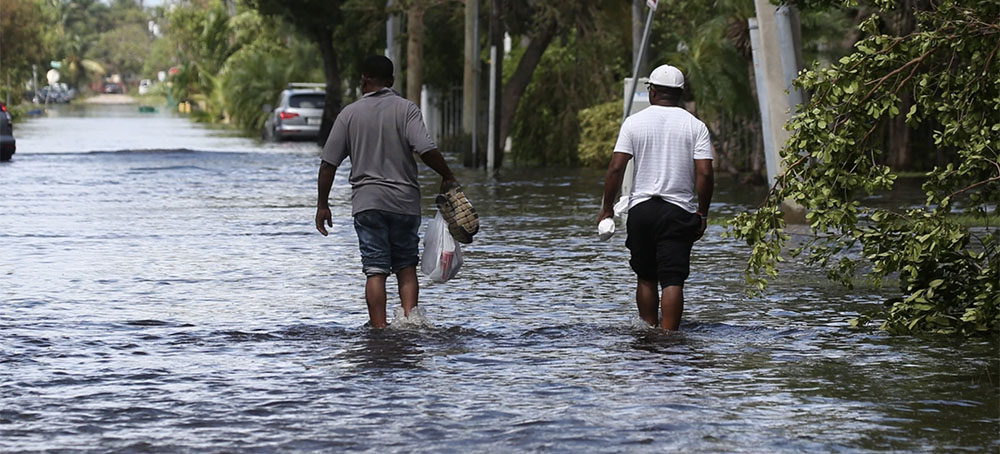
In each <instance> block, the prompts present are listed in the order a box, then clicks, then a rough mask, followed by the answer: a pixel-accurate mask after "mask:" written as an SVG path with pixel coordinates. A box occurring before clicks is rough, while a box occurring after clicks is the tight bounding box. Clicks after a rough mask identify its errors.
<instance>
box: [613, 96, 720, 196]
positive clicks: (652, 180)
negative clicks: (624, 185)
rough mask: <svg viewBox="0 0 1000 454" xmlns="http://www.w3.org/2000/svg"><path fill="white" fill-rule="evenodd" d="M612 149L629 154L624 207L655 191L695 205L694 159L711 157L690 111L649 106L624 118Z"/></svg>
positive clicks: (702, 130) (701, 125) (706, 140)
mask: <svg viewBox="0 0 1000 454" xmlns="http://www.w3.org/2000/svg"><path fill="white" fill-rule="evenodd" d="M615 152H616V153H626V154H630V155H632V159H634V160H635V163H634V165H633V169H634V170H633V172H634V173H633V184H632V193H631V195H630V197H629V203H628V207H629V209H631V208H632V207H634V206H636V205H638V204H640V203H642V202H645V201H647V200H649V199H651V198H653V197H659V198H661V199H663V200H666V201H667V202H670V203H673V204H674V205H677V206H679V207H681V208H683V209H685V210H687V211H688V212H690V213H694V212H696V211H698V198H697V194H695V187H694V182H695V169H694V160H695V159H712V142H711V140H709V136H708V128H707V127H706V126H705V123H702V121H701V120H699V119H697V118H695V116H694V115H691V114H690V113H689V112H688V111H686V110H684V109H681V108H680V107H665V106H649V107H647V108H646V109H643V110H642V111H641V112H639V113H636V114H633V115H632V116H630V117H628V118H627V119H625V122H624V123H623V124H622V129H621V131H620V132H619V133H618V142H617V143H616V144H615Z"/></svg>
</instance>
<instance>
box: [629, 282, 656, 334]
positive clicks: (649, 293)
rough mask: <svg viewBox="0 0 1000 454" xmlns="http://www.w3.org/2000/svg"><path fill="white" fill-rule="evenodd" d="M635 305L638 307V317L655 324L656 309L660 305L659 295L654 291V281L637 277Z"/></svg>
mask: <svg viewBox="0 0 1000 454" xmlns="http://www.w3.org/2000/svg"><path fill="white" fill-rule="evenodd" d="M635 305H636V306H638V307H639V318H641V319H642V320H643V321H644V322H646V323H649V326H656V321H657V318H658V317H657V311H658V310H659V308H660V307H659V306H660V295H659V293H658V292H657V291H656V281H646V280H643V279H639V283H638V284H637V285H636V287H635Z"/></svg>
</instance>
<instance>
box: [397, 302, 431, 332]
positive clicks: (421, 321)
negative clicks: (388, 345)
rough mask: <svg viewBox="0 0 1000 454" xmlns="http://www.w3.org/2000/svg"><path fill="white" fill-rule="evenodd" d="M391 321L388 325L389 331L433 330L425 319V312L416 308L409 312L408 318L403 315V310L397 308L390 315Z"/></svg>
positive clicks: (420, 308) (418, 307)
mask: <svg viewBox="0 0 1000 454" xmlns="http://www.w3.org/2000/svg"><path fill="white" fill-rule="evenodd" d="M392 316H393V320H392V323H391V324H390V325H389V328H391V329H405V330H417V329H421V328H433V327H434V325H433V324H431V322H430V320H428V319H427V311H425V310H424V308H422V307H420V306H417V307H415V308H413V309H412V310H410V316H409V317H407V316H406V315H403V308H402V307H397V308H396V309H395V311H394V312H393V314H392Z"/></svg>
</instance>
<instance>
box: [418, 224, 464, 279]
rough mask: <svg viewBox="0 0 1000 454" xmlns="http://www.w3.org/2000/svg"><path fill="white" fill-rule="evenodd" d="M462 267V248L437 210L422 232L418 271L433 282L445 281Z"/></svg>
mask: <svg viewBox="0 0 1000 454" xmlns="http://www.w3.org/2000/svg"><path fill="white" fill-rule="evenodd" d="M461 267H462V248H461V247H459V245H458V242H457V241H455V239H454V238H452V236H451V233H449V232H448V224H447V223H446V222H445V220H444V218H443V217H441V212H440V211H438V213H437V214H436V215H434V219H431V222H429V223H428V224H427V232H426V233H425V234H424V255H423V256H422V257H421V258H420V271H423V273H424V274H426V275H428V276H430V278H431V280H432V281H434V282H445V281H447V280H448V279H451V278H453V277H455V275H456V274H458V269H459V268H461Z"/></svg>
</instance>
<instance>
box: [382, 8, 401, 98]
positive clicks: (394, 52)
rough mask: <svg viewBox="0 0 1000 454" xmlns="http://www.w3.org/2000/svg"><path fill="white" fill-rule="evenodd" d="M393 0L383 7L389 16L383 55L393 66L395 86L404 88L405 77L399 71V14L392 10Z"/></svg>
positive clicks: (386, 21) (386, 23)
mask: <svg viewBox="0 0 1000 454" xmlns="http://www.w3.org/2000/svg"><path fill="white" fill-rule="evenodd" d="M394 3H395V2H394V1H393V0H389V1H388V3H386V5H385V7H386V9H387V10H389V17H388V18H386V20H385V57H386V58H388V59H389V60H391V61H392V64H393V65H394V67H395V71H393V72H394V73H395V75H396V83H395V86H397V87H401V89H405V88H406V79H405V78H404V77H403V72H402V71H400V68H402V67H403V65H402V60H401V58H402V53H403V52H402V50H401V49H400V48H399V47H400V46H399V38H397V36H398V35H399V32H400V29H401V28H402V26H401V24H400V19H399V17H400V15H399V14H398V13H396V12H395V11H394V8H393V6H394V5H393V4H394Z"/></svg>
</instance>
